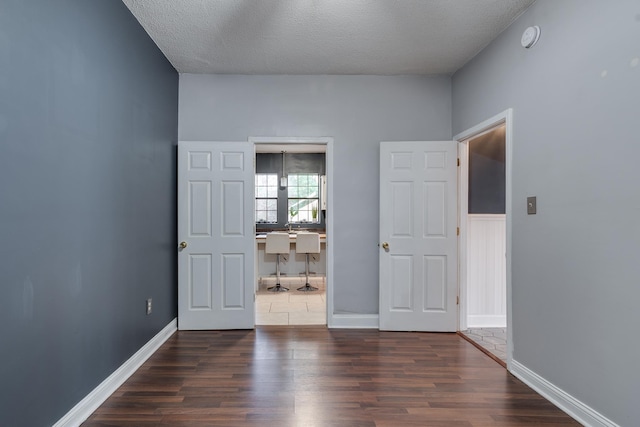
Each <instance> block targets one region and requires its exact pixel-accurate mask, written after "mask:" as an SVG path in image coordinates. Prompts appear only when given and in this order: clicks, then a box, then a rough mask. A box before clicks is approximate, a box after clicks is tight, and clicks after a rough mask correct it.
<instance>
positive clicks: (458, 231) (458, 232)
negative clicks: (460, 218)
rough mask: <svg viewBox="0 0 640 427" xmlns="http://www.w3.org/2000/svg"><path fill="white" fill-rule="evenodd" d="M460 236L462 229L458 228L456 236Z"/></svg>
mask: <svg viewBox="0 0 640 427" xmlns="http://www.w3.org/2000/svg"><path fill="white" fill-rule="evenodd" d="M459 235H460V227H456V236H459Z"/></svg>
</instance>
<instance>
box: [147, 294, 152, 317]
mask: <svg viewBox="0 0 640 427" xmlns="http://www.w3.org/2000/svg"><path fill="white" fill-rule="evenodd" d="M151 301H152V300H151V298H149V299H148V300H147V314H151Z"/></svg>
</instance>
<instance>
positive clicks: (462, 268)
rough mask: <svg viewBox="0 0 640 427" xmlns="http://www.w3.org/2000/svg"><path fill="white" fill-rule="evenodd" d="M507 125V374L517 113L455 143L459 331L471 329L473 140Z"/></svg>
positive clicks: (503, 116) (507, 114)
mask: <svg viewBox="0 0 640 427" xmlns="http://www.w3.org/2000/svg"><path fill="white" fill-rule="evenodd" d="M503 124H504V125H505V175H506V176H505V217H506V270H507V277H506V284H507V289H506V298H507V370H509V371H510V370H511V363H512V360H513V327H512V325H513V322H512V312H511V307H512V304H511V299H512V287H511V248H512V244H511V242H512V240H511V237H512V234H511V230H512V218H513V216H512V194H513V193H512V182H513V179H512V178H513V175H512V172H513V169H512V162H513V109H512V108H509V109H507V110H504V111H502V112H501V113H498V114H496V115H495V116H493V117H490V118H489V119H487V120H485V121H483V122H481V123H479V124H477V125H475V126H473V127H471V128H469V129H467V130H465V131H463V132H461V133H459V134H457V135H455V136H454V137H453V139H454V141H457V142H458V150H459V152H458V154H459V156H460V170H459V172H458V176H459V179H458V182H459V191H458V221H459V223H458V224H459V226H460V240H459V246H458V250H459V254H458V255H459V258H458V259H459V264H458V280H459V295H460V307H459V320H458V324H459V328H460V330H465V329H466V328H467V309H468V298H467V296H468V289H467V264H466V263H467V236H468V234H467V233H468V230H467V216H468V213H467V212H468V191H469V183H468V177H469V175H468V174H469V170H468V167H469V158H468V156H469V144H468V142H469V140H470V139H472V138H475V137H477V136H480V135H482V134H483V133H486V132H488V131H490V130H492V129H493V128H495V127H497V126H500V125H503Z"/></svg>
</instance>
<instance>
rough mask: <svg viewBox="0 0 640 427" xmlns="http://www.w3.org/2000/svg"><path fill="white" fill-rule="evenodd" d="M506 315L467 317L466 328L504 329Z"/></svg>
mask: <svg viewBox="0 0 640 427" xmlns="http://www.w3.org/2000/svg"><path fill="white" fill-rule="evenodd" d="M506 327H507V315H506V314H502V315H500V314H496V315H485V314H482V315H471V314H470V315H469V316H468V317H467V328H506Z"/></svg>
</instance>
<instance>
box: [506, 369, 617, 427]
mask: <svg viewBox="0 0 640 427" xmlns="http://www.w3.org/2000/svg"><path fill="white" fill-rule="evenodd" d="M510 371H511V373H512V374H513V375H515V376H516V377H518V378H519V379H520V380H521V381H522V382H523V383H525V384H526V385H528V386H529V387H531V388H532V389H534V390H535V391H536V392H538V393H539V394H540V395H542V396H543V397H544V398H545V399H547V400H549V401H550V402H551V403H553V404H554V405H556V406H557V407H558V408H560V409H561V410H563V411H564V412H566V413H567V414H568V415H570V416H571V417H572V418H574V419H575V420H576V421H578V422H579V423H581V424H583V425H585V426H589V427H620V426H619V425H618V424H616V423H614V422H613V421H611V420H610V419H608V418H607V417H605V416H604V415H602V414H600V413H599V412H598V411H596V410H595V409H593V408H591V407H590V406H588V405H586V404H584V403H582V402H581V401H580V400H578V399H576V398H575V397H573V396H571V395H570V394H569V393H567V392H566V391H564V390H562V389H561V388H559V387H557V386H556V385H554V384H552V383H550V382H549V381H547V380H545V379H544V378H542V377H541V376H540V375H538V374H536V373H535V372H533V371H532V370H530V369H529V368H527V367H526V366H524V365H523V364H521V363H520V362H518V361H517V360H512V361H511V369H510Z"/></svg>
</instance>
